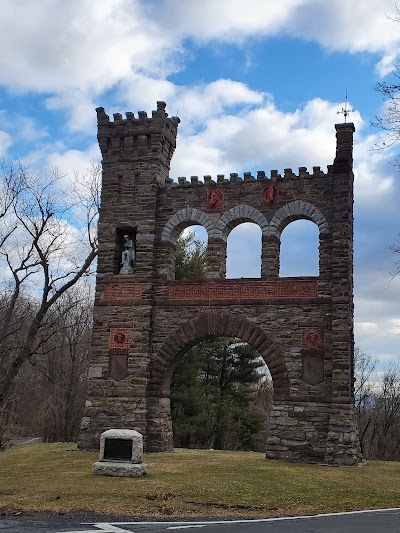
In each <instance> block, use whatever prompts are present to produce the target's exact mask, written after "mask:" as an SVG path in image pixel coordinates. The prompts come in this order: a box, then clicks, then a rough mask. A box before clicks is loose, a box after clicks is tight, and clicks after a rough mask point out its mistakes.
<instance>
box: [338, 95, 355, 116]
mask: <svg viewBox="0 0 400 533" xmlns="http://www.w3.org/2000/svg"><path fill="white" fill-rule="evenodd" d="M347 104H348V100H347V89H346V99H345V102H344V107H342V110H341V111H337V112H336V114H337V115H343V116H344V121H345V123H346V122H347V117H348V116H349V115H350V113H354V111H355V109H347Z"/></svg>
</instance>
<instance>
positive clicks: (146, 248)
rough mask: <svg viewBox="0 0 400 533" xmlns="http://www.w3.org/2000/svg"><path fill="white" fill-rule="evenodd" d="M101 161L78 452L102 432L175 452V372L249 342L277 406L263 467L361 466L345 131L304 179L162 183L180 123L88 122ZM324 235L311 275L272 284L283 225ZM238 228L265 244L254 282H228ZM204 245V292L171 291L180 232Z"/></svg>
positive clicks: (183, 285)
mask: <svg viewBox="0 0 400 533" xmlns="http://www.w3.org/2000/svg"><path fill="white" fill-rule="evenodd" d="M97 118H98V140H99V144H100V149H101V153H102V157H103V184H102V205H101V211H100V220H99V257H98V269H97V287H96V299H95V305H94V328H93V339H92V350H91V361H90V368H89V390H88V399H87V402H86V407H85V413H84V417H83V420H82V430H81V435H80V439H79V447H80V448H81V449H95V448H97V447H98V443H99V437H100V434H101V433H102V432H103V431H105V430H107V429H109V428H127V429H134V430H137V431H139V432H140V433H142V434H143V436H144V444H145V450H147V451H150V452H152V451H153V452H158V451H165V450H171V449H172V448H173V440H172V424H171V414H170V402H169V392H170V383H171V377H172V374H173V371H174V368H175V366H176V364H177V362H178V361H179V360H180V359H181V358H182V357H183V355H184V354H185V352H186V351H187V350H188V349H189V348H190V347H192V346H193V345H195V344H196V343H198V342H199V341H202V340H204V339H207V338H211V337H215V336H220V335H224V336H232V337H237V338H239V339H241V340H243V341H246V342H247V343H248V344H249V345H250V346H251V347H252V348H254V349H255V350H257V351H258V353H259V354H260V355H261V356H262V357H263V359H264V361H265V362H266V364H267V365H268V368H269V370H270V372H271V376H272V379H273V386H274V406H273V412H272V421H271V427H270V433H269V438H268V443H267V447H266V453H267V458H271V459H287V460H293V461H304V462H325V463H329V464H339V465H341V464H345V465H352V464H356V463H357V462H358V461H359V460H360V453H359V442H358V434H357V429H356V421H355V413H354V394H353V260H352V257H353V173H352V146H353V132H354V126H353V124H351V123H345V124H338V125H336V140H337V144H336V156H335V158H334V161H333V164H332V165H330V166H328V169H327V172H326V173H325V172H323V171H322V170H321V169H320V167H313V170H312V172H308V171H307V169H306V168H304V167H301V168H299V171H298V174H296V173H294V172H292V170H291V169H285V171H284V173H283V175H280V174H279V173H278V172H277V171H274V170H273V171H271V173H270V176H267V175H266V174H265V172H261V171H260V172H257V175H256V176H252V175H251V173H245V174H244V176H243V178H241V177H239V176H238V174H230V176H229V178H227V177H225V176H224V175H218V176H217V177H216V179H212V177H211V176H204V181H200V180H199V179H198V177H197V176H192V177H191V178H190V180H187V179H186V178H178V182H177V183H176V182H174V181H173V180H172V179H171V178H170V177H169V166H170V161H171V157H172V155H173V152H174V149H175V142H176V135H177V128H178V123H179V119H178V118H177V117H168V115H167V113H166V112H165V104H164V103H163V102H158V103H157V110H156V111H153V113H152V116H151V117H148V116H147V115H146V113H144V112H139V114H138V116H137V117H135V116H134V114H133V113H126V117H125V118H123V117H122V115H121V114H119V113H116V114H114V120H113V121H110V119H109V117H108V116H107V115H106V113H105V111H104V109H103V108H98V109H97ZM297 219H307V220H310V221H312V222H314V223H315V224H316V225H317V226H318V229H319V276H316V277H297V278H280V277H279V251H280V236H281V233H282V231H283V229H284V228H285V227H286V226H287V224H289V223H290V222H292V221H294V220H297ZM242 222H254V223H255V224H258V225H259V227H260V228H261V232H262V273H261V279H246V278H241V279H225V262H226V241H227V236H228V234H229V232H230V231H231V230H232V229H233V228H234V227H235V226H236V225H238V224H240V223H242ZM193 224H196V225H202V226H204V228H205V229H206V230H207V233H208V248H207V267H206V273H207V274H206V279H203V280H199V281H190V282H187V281H176V280H175V247H176V241H177V238H178V236H179V234H180V233H181V231H182V230H183V229H184V228H185V227H188V226H190V225H193Z"/></svg>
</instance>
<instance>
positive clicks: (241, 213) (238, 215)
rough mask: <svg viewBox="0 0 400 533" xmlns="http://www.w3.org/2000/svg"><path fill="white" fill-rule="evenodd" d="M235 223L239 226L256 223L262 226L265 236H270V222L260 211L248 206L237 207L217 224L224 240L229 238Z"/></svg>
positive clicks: (224, 215) (230, 210)
mask: <svg viewBox="0 0 400 533" xmlns="http://www.w3.org/2000/svg"><path fill="white" fill-rule="evenodd" d="M233 222H237V225H238V224H241V223H242V222H254V223H255V224H257V225H258V226H260V228H261V232H262V234H263V236H264V235H267V234H268V233H267V232H268V220H267V219H266V218H265V216H264V215H263V214H262V213H261V212H260V211H258V209H255V208H254V207H251V206H249V205H247V204H240V205H236V206H235V207H232V208H231V209H229V211H227V212H226V213H224V214H223V215H221V217H220V219H219V220H218V222H217V231H218V232H219V233H220V235H221V237H222V238H223V239H224V240H226V239H227V238H228V233H229V230H230V229H231V225H232V223H233Z"/></svg>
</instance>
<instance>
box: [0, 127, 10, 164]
mask: <svg viewBox="0 0 400 533" xmlns="http://www.w3.org/2000/svg"><path fill="white" fill-rule="evenodd" d="M11 145H12V138H11V135H10V134H9V133H7V132H6V131H2V130H0V157H3V156H4V155H6V153H7V151H8V149H9V148H10V146H11Z"/></svg>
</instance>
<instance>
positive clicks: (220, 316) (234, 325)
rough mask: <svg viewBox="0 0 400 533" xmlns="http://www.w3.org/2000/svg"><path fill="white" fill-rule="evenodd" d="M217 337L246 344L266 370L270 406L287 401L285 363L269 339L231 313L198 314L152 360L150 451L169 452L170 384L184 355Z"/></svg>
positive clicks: (257, 328)
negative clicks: (269, 391)
mask: <svg viewBox="0 0 400 533" xmlns="http://www.w3.org/2000/svg"><path fill="white" fill-rule="evenodd" d="M216 337H231V338H235V339H238V342H240V341H241V342H242V343H247V344H248V345H249V346H250V347H251V348H252V349H253V350H255V351H256V352H257V353H258V354H259V356H260V358H261V360H262V361H263V363H265V365H266V366H267V367H268V370H269V372H270V375H271V379H272V383H273V390H274V393H273V402H274V405H278V404H279V403H281V402H284V401H285V400H287V399H288V397H289V379H288V372H287V368H286V363H285V361H284V358H283V356H282V355H281V354H280V353H279V352H278V350H277V348H276V346H275V345H274V343H273V341H272V339H271V338H270V337H269V336H268V335H267V334H266V333H265V331H263V330H262V329H261V328H260V327H259V326H257V325H256V324H254V322H252V321H250V320H248V319H246V318H244V317H242V316H240V315H237V314H233V313H217V312H212V311H210V312H209V313H199V314H198V315H196V316H195V317H194V318H192V319H191V320H188V321H187V322H186V323H185V324H184V325H183V326H181V327H179V328H177V329H176V330H175V331H173V332H172V333H171V334H170V335H169V336H168V338H167V339H166V340H165V342H164V343H163V345H162V346H161V349H160V350H159V351H158V353H157V354H156V355H155V357H154V359H153V365H152V371H151V376H150V387H149V419H148V433H149V437H151V438H150V439H149V451H168V450H172V449H173V447H174V445H173V427H172V417H171V402H170V394H171V382H172V379H173V375H174V372H175V370H176V368H177V366H178V365H179V363H180V362H181V361H182V360H183V358H184V356H185V354H186V353H187V352H188V350H189V349H190V348H192V347H193V346H195V345H197V344H199V343H201V342H202V341H205V340H207V339H213V338H216Z"/></svg>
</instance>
